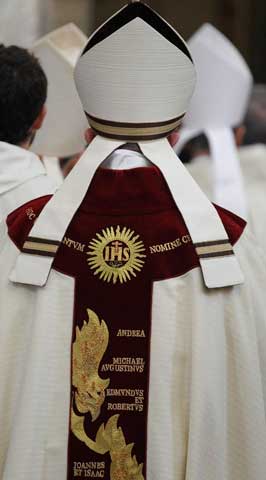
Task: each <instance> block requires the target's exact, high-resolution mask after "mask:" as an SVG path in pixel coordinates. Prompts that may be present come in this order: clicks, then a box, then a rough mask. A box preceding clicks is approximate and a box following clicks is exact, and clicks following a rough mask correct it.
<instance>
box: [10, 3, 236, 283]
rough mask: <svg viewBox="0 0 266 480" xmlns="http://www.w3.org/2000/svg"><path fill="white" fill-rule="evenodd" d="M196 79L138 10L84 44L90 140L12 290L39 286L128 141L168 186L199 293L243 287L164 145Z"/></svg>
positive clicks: (171, 39)
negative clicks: (190, 249)
mask: <svg viewBox="0 0 266 480" xmlns="http://www.w3.org/2000/svg"><path fill="white" fill-rule="evenodd" d="M195 77H196V76H195V68H194V64H193V61H192V59H191V55H190V52H189V50H188V47H187V45H186V44H185V42H184V40H183V39H182V38H181V37H180V35H179V34H178V33H177V32H176V31H175V30H174V29H173V28H172V27H171V26H170V25H169V24H168V23H166V22H165V20H163V19H162V18H161V17H160V16H159V15H158V14H157V13H156V12H155V11H154V10H152V9H151V8H149V7H148V6H147V5H145V4H143V3H141V2H131V3H130V4H129V5H127V6H125V7H124V8H122V9H121V10H120V11H119V12H118V13H116V14H115V15H114V16H112V17H111V18H110V19H109V20H108V21H107V22H106V23H104V24H103V25H102V26H101V27H100V28H99V29H98V30H97V31H96V32H95V33H94V34H93V35H92V36H91V38H90V39H89V41H88V43H87V45H86V47H85V48H84V50H83V53H82V55H81V57H80V59H79V61H78V63H77V66H76V69H75V81H76V85H77V89H78V92H79V95H80V98H81V101H82V104H83V107H84V111H85V112H86V115H87V117H88V120H89V123H90V125H91V126H92V127H93V129H94V130H95V132H96V133H97V136H96V137H95V139H94V140H93V141H92V142H91V144H90V145H89V146H88V148H87V150H86V151H85V153H84V154H83V156H82V157H81V158H80V160H79V162H78V163H77V165H76V166H75V168H74V169H73V170H72V171H71V173H70V175H69V176H68V177H67V178H66V180H65V181H64V183H63V185H62V186H61V188H60V189H59V190H58V191H57V192H56V193H55V195H54V196H53V198H52V199H51V200H50V201H49V202H48V203H47V205H46V206H45V208H44V209H43V211H42V212H41V214H40V216H39V217H38V219H37V220H36V222H35V224H34V227H33V229H32V230H31V232H30V235H29V237H28V239H27V241H26V243H25V246H24V249H23V251H22V253H20V254H19V256H18V260H17V263H16V266H15V268H14V270H13V272H12V274H11V277H10V278H11V280H12V281H13V282H19V283H26V284H31V285H32V284H33V285H39V286H42V285H45V283H46V281H47V278H48V275H49V272H50V269H51V266H52V263H53V258H54V256H55V255H56V252H57V250H58V248H59V246H60V243H61V242H62V239H63V238H64V235H65V231H66V230H67V227H68V225H69V223H70V222H71V219H72V217H73V216H74V215H75V213H76V211H77V209H78V207H79V205H80V204H81V202H82V200H83V198H84V196H85V195H86V192H87V190H88V186H89V185H90V182H91V180H92V178H93V176H94V174H95V171H96V170H97V168H98V167H99V166H100V165H101V164H102V162H103V161H104V160H105V159H106V158H107V157H108V156H109V155H110V154H111V153H112V152H114V151H115V150H116V149H117V148H118V147H120V146H122V145H123V144H125V143H128V142H132V141H133V142H135V143H137V144H138V145H139V148H140V150H141V151H142V153H143V155H144V156H145V157H146V158H147V159H148V160H150V161H151V162H152V163H153V164H155V165H156V166H157V167H158V168H159V169H160V170H161V172H162V174H163V176H164V178H165V180H166V182H167V183H168V186H169V189H170V191H171V194H172V196H173V199H174V201H175V203H176V205H177V207H178V208H179V210H180V212H181V214H182V216H183V218H184V221H185V223H186V225H187V228H188V230H189V233H190V236H191V238H192V241H193V243H194V246H195V251H196V253H197V254H198V257H199V262H200V265H201V269H202V273H203V279H204V282H205V285H206V286H207V287H209V288H216V287H222V286H228V285H235V284H238V283H241V282H242V281H243V275H242V272H241V270H240V267H239V264H238V261H237V259H236V257H235V255H234V252H233V249H232V246H231V245H230V242H229V239H228V235H227V233H226V231H225V229H224V226H223V224H222V222H221V220H220V217H219V215H218V213H217V211H216V209H215V208H214V206H213V205H212V204H211V202H210V201H209V200H208V199H207V197H206V196H205V195H204V193H203V192H202V191H201V190H200V188H199V187H198V185H197V184H196V183H195V182H194V180H193V179H192V178H191V176H190V175H189V173H188V171H187V169H186V168H185V167H184V166H183V164H182V163H181V162H180V160H179V159H178V158H177V156H176V154H175V152H174V150H173V149H172V148H171V146H170V144H169V142H168V140H167V136H168V135H169V134H170V133H171V132H172V131H174V130H175V129H176V127H177V126H178V125H179V123H180V121H181V119H182V118H183V116H184V114H185V113H186V111H187V108H188V105H189V101H190V98H191V96H192V93H193V90H194V86H195ZM118 195H119V192H118ZM36 242H37V243H41V244H44V248H43V251H45V250H47V254H45V253H43V256H41V257H38V256H37V255H36V254H35V250H36V249H35V250H34V248H28V247H29V245H32V243H33V244H34V243H36ZM45 245H46V247H45ZM47 245H49V249H47Z"/></svg>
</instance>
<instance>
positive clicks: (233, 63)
mask: <svg viewBox="0 0 266 480" xmlns="http://www.w3.org/2000/svg"><path fill="white" fill-rule="evenodd" d="M188 46H189V49H190V51H191V54H192V56H193V60H194V62H195V68H196V72H197V85H196V89H195V92H194V95H193V97H192V100H191V104H190V108H189V110H188V114H187V116H186V118H185V120H184V126H185V127H187V128H197V129H204V128H209V127H211V128H217V127H223V126H228V127H234V126H237V125H238V124H239V123H241V122H242V120H243V117H244V115H245V112H246V108H247V104H248V100H249V96H250V92H251V88H252V75H251V72H250V69H249V67H248V65H247V63H246V62H245V60H244V58H243V57H242V55H241V54H240V52H239V51H238V50H237V48H236V47H235V46H234V45H233V44H232V43H231V42H230V40H228V38H226V37H225V36H224V35H223V34H222V33H221V32H220V31H219V30H217V29H216V28H215V27H214V26H213V25H211V24H209V23H206V24H204V25H202V27H200V29H199V30H198V31H197V32H196V33H194V35H192V37H191V38H190V40H189V41H188Z"/></svg>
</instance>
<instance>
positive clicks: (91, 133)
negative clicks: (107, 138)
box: [85, 128, 96, 145]
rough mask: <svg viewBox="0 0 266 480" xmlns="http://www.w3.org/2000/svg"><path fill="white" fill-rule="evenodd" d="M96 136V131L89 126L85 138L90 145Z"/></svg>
mask: <svg viewBox="0 0 266 480" xmlns="http://www.w3.org/2000/svg"><path fill="white" fill-rule="evenodd" d="M94 137H96V133H95V132H94V131H93V130H92V128H88V129H87V130H86V132H85V140H86V142H87V144H88V145H89V144H90V143H91V142H92V140H93V139H94Z"/></svg>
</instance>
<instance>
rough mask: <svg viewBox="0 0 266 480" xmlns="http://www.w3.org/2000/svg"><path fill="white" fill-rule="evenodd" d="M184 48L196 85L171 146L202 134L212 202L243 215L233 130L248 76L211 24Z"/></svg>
mask: <svg viewBox="0 0 266 480" xmlns="http://www.w3.org/2000/svg"><path fill="white" fill-rule="evenodd" d="M188 46H189V49H190V51H191V54H192V55H193V59H194V62H195V67H196V72H197V85H196V88H195V92H194V94H193V96H192V99H191V103H190V106H189V109H188V112H187V115H186V117H185V119H184V122H183V125H182V129H181V132H180V140H179V142H178V143H177V145H176V147H175V150H176V152H177V153H180V152H181V150H182V148H183V147H184V145H185V144H186V142H188V141H189V140H190V139H192V138H193V137H196V136H198V135H200V134H202V133H204V134H205V135H206V137H207V140H208V142H209V147H210V155H211V159H212V173H213V175H212V176H213V187H214V188H213V190H214V200H215V202H216V203H218V204H219V205H221V206H222V207H224V208H228V209H229V210H232V211H233V212H235V213H237V214H238V215H240V216H243V217H244V218H247V205H246V195H245V191H244V182H243V178H242V172H241V168H240V163H239V158H238V152H237V147H236V143H235V139H234V135H233V131H232V130H233V128H234V127H238V126H240V125H241V124H242V123H243V120H244V116H245V113H246V109H247V105H248V101H249V98H250V93H251V88H252V83H253V80H252V75H251V72H250V69H249V67H248V65H247V64H246V62H245V60H244V58H243V57H242V56H241V54H240V52H239V51H238V50H237V49H236V47H235V46H234V45H233V44H232V43H231V42H230V41H229V40H228V39H227V38H226V37H225V36H224V35H223V34H222V33H221V32H219V30H217V29H216V28H215V27H214V26H213V25H211V24H208V23H206V24H204V25H202V27H200V29H199V30H198V31H197V32H196V33H194V34H193V35H192V37H191V38H190V39H189V41H188Z"/></svg>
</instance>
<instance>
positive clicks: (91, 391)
mask: <svg viewBox="0 0 266 480" xmlns="http://www.w3.org/2000/svg"><path fill="white" fill-rule="evenodd" d="M87 313H88V317H89V321H88V322H86V321H84V323H83V326H82V328H81V329H79V328H78V327H76V340H75V342H74V344H73V385H74V387H76V389H77V390H76V392H75V394H74V398H73V399H72V402H74V401H75V405H76V408H77V409H78V411H79V412H80V413H82V414H83V415H76V413H75V412H74V409H73V405H72V407H71V430H72V432H73V434H74V435H75V436H76V438H78V439H79V440H80V441H81V442H83V443H85V445H86V446H87V447H88V448H89V449H90V450H92V451H94V452H96V453H98V454H100V455H104V454H106V453H108V452H109V454H110V457H111V461H112V462H111V469H110V480H144V477H143V474H142V470H143V464H140V465H139V464H138V462H137V459H136V456H135V455H134V456H132V453H131V452H132V449H133V447H134V443H131V444H128V445H127V443H126V440H125V437H124V433H123V430H122V428H121V427H118V426H117V422H118V419H119V415H113V416H112V417H110V418H109V420H108V421H107V423H106V425H105V426H104V423H102V425H101V426H100V428H99V430H98V432H97V434H96V438H95V440H91V439H90V438H89V437H88V435H87V433H86V432H85V427H84V421H85V414H87V413H89V412H90V414H91V418H92V421H95V420H96V419H97V418H98V416H99V414H100V411H101V406H102V404H103V402H104V400H105V390H106V388H107V387H108V385H109V382H110V379H106V380H103V379H101V378H100V377H99V375H98V370H99V366H100V362H101V360H102V358H103V355H104V353H105V351H106V349H107V346H108V341H109V332H108V328H107V325H106V323H105V322H104V320H102V321H101V322H100V320H99V318H98V316H97V315H96V313H95V312H93V311H92V310H90V309H87Z"/></svg>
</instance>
